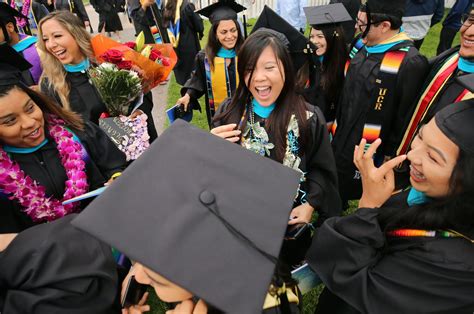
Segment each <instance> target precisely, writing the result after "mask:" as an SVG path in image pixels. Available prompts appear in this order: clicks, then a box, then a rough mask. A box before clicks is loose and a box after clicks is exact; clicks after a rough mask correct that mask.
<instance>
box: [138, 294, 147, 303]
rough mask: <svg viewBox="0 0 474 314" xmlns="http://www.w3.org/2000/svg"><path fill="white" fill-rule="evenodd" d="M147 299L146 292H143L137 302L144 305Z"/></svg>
mask: <svg viewBox="0 0 474 314" xmlns="http://www.w3.org/2000/svg"><path fill="white" fill-rule="evenodd" d="M147 299H148V292H145V293H144V294H143V296H142V298H141V299H140V302H138V305H144V304H145V303H146V300H147Z"/></svg>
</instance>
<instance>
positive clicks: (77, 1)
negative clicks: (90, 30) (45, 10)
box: [53, 0, 89, 23]
mask: <svg viewBox="0 0 474 314" xmlns="http://www.w3.org/2000/svg"><path fill="white" fill-rule="evenodd" d="M53 4H54V10H56V11H59V10H65V11H69V12H72V13H74V14H76V15H77V17H78V18H79V19H81V21H82V22H83V23H84V22H86V21H87V22H89V16H88V15H87V12H86V8H85V7H84V3H83V2H82V0H53Z"/></svg>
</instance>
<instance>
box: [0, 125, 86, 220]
mask: <svg viewBox="0 0 474 314" xmlns="http://www.w3.org/2000/svg"><path fill="white" fill-rule="evenodd" d="M47 121H48V125H49V134H50V135H51V137H52V138H53V140H54V141H55V142H56V144H57V148H58V151H59V156H60V158H61V163H62V165H63V166H64V168H65V170H66V175H67V178H68V179H67V181H66V185H65V186H66V187H65V191H64V200H68V199H70V198H73V197H76V196H79V195H82V194H84V193H85V192H87V190H88V183H87V175H86V173H85V166H86V164H85V162H84V161H83V160H82V154H81V152H82V145H81V144H80V143H78V142H76V141H74V139H73V135H72V133H71V132H70V131H68V130H67V129H66V128H65V127H64V121H63V120H61V119H59V118H57V117H54V116H48V118H47ZM0 190H3V192H4V193H5V194H7V195H11V196H10V197H9V198H10V199H11V200H13V199H16V200H17V201H18V203H19V204H20V205H21V206H22V207H24V208H25V209H24V211H25V213H27V214H28V215H29V216H30V217H31V219H32V220H33V221H35V222H39V221H53V220H55V219H58V218H60V217H63V216H65V215H67V214H69V213H71V212H73V211H75V210H76V207H77V206H78V204H77V203H70V204H67V205H62V201H60V200H57V199H55V198H53V197H46V195H45V191H46V189H45V188H44V187H43V186H41V185H39V184H38V183H37V182H36V181H34V180H33V179H31V178H30V177H29V176H27V175H25V173H24V172H23V170H21V169H20V166H19V165H18V164H17V163H16V162H14V161H12V160H11V159H10V157H9V156H8V154H7V153H6V152H5V151H4V150H3V148H2V147H0Z"/></svg>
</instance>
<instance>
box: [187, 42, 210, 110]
mask: <svg viewBox="0 0 474 314" xmlns="http://www.w3.org/2000/svg"><path fill="white" fill-rule="evenodd" d="M204 57H205V53H204V51H200V52H199V53H198V54H197V55H196V58H195V59H194V70H193V71H192V72H191V77H190V78H189V79H188V80H187V81H186V83H185V84H184V86H183V88H181V96H184V94H188V95H189V97H190V98H191V99H190V104H191V105H192V108H193V109H195V110H199V111H201V105H200V104H199V101H198V99H199V98H201V97H202V95H204V93H205V92H206V70H205V69H204Z"/></svg>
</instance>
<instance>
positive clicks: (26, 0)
mask: <svg viewBox="0 0 474 314" xmlns="http://www.w3.org/2000/svg"><path fill="white" fill-rule="evenodd" d="M10 6H11V7H12V8H13V9H15V10H16V6H15V1H12V2H11V3H10ZM30 6H31V0H23V6H22V7H21V14H23V15H24V16H28V13H29V12H30ZM27 22H28V19H24V18H18V17H17V18H16V23H17V25H18V27H20V28H23V27H25V26H26V23H27Z"/></svg>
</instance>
